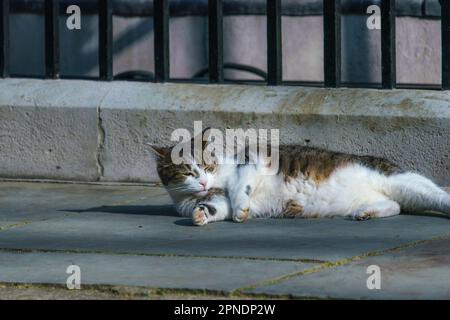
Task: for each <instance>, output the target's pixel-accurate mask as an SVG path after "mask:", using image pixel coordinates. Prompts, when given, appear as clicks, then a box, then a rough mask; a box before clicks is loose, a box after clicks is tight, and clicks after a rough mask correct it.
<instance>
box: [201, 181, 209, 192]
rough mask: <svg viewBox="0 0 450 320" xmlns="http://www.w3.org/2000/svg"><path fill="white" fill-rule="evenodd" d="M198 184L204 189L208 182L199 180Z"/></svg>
mask: <svg viewBox="0 0 450 320" xmlns="http://www.w3.org/2000/svg"><path fill="white" fill-rule="evenodd" d="M199 183H200V185H201V186H202V187H203V190H206V185H207V184H208V182H206V181H203V180H202V181H199Z"/></svg>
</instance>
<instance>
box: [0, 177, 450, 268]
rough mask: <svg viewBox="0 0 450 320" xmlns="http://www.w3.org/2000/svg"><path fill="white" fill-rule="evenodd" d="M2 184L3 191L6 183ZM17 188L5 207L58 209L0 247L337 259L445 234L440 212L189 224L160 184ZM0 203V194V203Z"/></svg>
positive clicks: (12, 232) (6, 237)
mask: <svg viewBox="0 0 450 320" xmlns="http://www.w3.org/2000/svg"><path fill="white" fill-rule="evenodd" d="M2 186H3V189H4V190H3V192H4V193H7V194H8V191H7V189H8V188H9V187H10V186H9V184H2ZM21 188H22V190H21V191H20V192H19V193H20V198H19V197H15V196H13V198H10V199H13V200H14V199H15V201H13V200H9V202H7V205H6V207H8V208H14V207H15V206H17V205H18V206H19V207H20V205H21V204H20V203H21V202H20V199H23V202H24V203H29V204H28V205H29V206H30V211H29V214H30V216H31V217H33V212H34V210H33V207H32V203H33V201H34V200H33V199H37V198H39V197H41V198H42V199H41V201H42V203H45V202H47V203H51V205H50V204H49V205H48V206H49V211H48V212H50V213H55V214H52V215H51V218H50V219H47V220H45V221H37V222H33V223H30V224H27V225H24V226H21V227H20V228H14V229H9V230H3V231H1V232H0V248H34V249H59V250H77V251H105V252H119V251H120V252H129V253H149V254H161V253H164V254H178V255H191V256H222V257H224V256H237V257H256V258H264V259H305V260H306V259H312V260H326V261H334V260H339V259H342V258H346V257H352V256H356V255H360V254H363V253H365V252H371V251H378V250H385V249H388V248H392V247H396V246H401V245H403V244H405V243H410V242H414V241H417V240H423V239H428V238H431V237H435V236H438V235H443V234H448V233H450V220H449V219H447V218H445V217H442V216H408V215H402V216H397V217H392V218H386V219H375V220H370V221H363V222H359V221H352V220H349V219H345V218H334V219H268V220H264V219H258V220H250V221H247V222H245V223H243V224H236V223H233V222H220V223H213V224H210V225H207V226H205V227H194V226H193V225H192V223H191V221H190V219H186V218H183V217H179V216H177V214H176V212H175V211H174V209H173V207H172V206H171V205H169V203H170V201H169V199H168V197H167V195H166V194H165V192H164V190H163V189H162V188H145V187H143V188H142V189H139V188H138V189H136V187H129V186H120V187H119V186H117V187H101V186H95V187H92V186H70V185H69V186H65V187H61V186H56V187H55V186H54V187H50V186H48V187H47V189H46V188H44V185H42V186H33V187H32V188H31V187H29V186H27V185H26V184H24V185H23V186H21ZM40 188H42V190H41V191H40ZM51 188H56V189H58V194H57V196H55V198H52V196H51V194H52V193H51V192H48V189H51ZM103 188H104V189H103ZM5 190H6V191H5ZM100 190H101V191H100ZM13 191H14V190H13ZM28 192H30V194H31V195H32V197H31V198H30V199H31V200H30V199H28V198H27V194H28ZM9 197H11V196H9ZM125 199H126V200H125ZM118 200H120V201H118ZM28 201H30V202H28ZM121 201H122V202H121ZM16 202H17V203H18V204H15V203H16ZM38 203H40V202H38ZM91 204H95V206H92V207H89V205H91ZM4 207H5V205H4V202H2V200H0V208H4ZM4 212H8V210H5V211H4ZM38 212H41V214H45V211H39V210H38ZM61 213H71V214H69V215H67V214H63V215H62V214H61ZM6 216H7V217H9V216H11V215H8V214H7V215H6Z"/></svg>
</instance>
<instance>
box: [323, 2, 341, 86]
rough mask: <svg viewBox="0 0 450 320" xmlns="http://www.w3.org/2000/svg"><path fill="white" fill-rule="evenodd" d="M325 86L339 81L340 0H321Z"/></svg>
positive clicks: (337, 84) (334, 84)
mask: <svg viewBox="0 0 450 320" xmlns="http://www.w3.org/2000/svg"><path fill="white" fill-rule="evenodd" d="M323 36H324V47H323V49H324V77H325V87H333V88H337V87H339V85H340V83H341V1H340V0H323Z"/></svg>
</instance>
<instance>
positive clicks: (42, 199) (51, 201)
mask: <svg viewBox="0 0 450 320" xmlns="http://www.w3.org/2000/svg"><path fill="white" fill-rule="evenodd" d="M149 198H153V202H155V203H160V202H161V203H169V202H170V199H169V197H168V196H167V195H166V194H165V192H164V191H163V190H161V189H160V188H156V187H152V186H133V185H127V186H125V187H124V186H123V185H95V184H64V183H23V182H0V229H1V228H5V227H7V226H10V225H14V224H17V223H22V222H31V221H39V220H45V219H50V218H58V217H62V216H64V215H67V214H68V213H72V212H74V210H70V208H76V209H77V210H84V209H86V208H90V207H93V206H101V205H104V204H105V203H108V204H110V205H117V204H119V203H127V202H128V201H137V200H140V199H149ZM61 209H68V210H67V211H62V210H61Z"/></svg>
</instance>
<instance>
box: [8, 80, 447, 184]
mask: <svg viewBox="0 0 450 320" xmlns="http://www.w3.org/2000/svg"><path fill="white" fill-rule="evenodd" d="M0 93H1V94H0V177H4V178H45V179H64V180H87V181H92V180H103V181H141V182H142V181H157V180H158V178H157V175H156V172H155V162H154V159H153V157H152V156H151V155H150V154H149V152H148V150H147V149H146V147H145V146H144V142H150V143H154V144H161V145H169V144H171V142H170V134H171V133H172V131H173V130H174V129H176V128H187V129H189V130H191V132H192V130H193V123H194V121H196V120H202V121H203V125H204V126H205V127H206V126H211V127H216V128H220V129H225V128H226V127H243V128H249V127H252V128H266V129H271V128H276V129H280V138H281V143H286V144H303V145H310V146H317V147H322V148H327V149H332V150H338V151H343V152H351V153H357V154H371V155H377V156H383V157H388V158H389V159H391V160H393V161H395V162H397V163H399V164H401V165H402V166H404V167H406V168H408V169H412V170H416V171H418V172H421V173H423V174H425V175H427V176H429V177H432V178H434V179H435V180H436V181H437V182H438V183H440V184H441V185H446V186H449V185H450V143H449V137H450V92H446V91H426V90H374V89H321V88H303V87H283V86H280V87H266V86H244V85H241V86H239V85H192V84H153V83H136V82H110V83H108V82H96V81H80V80H31V79H6V80H0Z"/></svg>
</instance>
